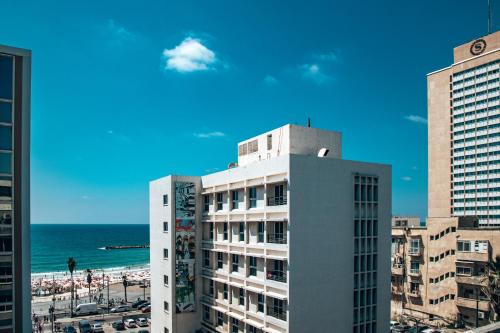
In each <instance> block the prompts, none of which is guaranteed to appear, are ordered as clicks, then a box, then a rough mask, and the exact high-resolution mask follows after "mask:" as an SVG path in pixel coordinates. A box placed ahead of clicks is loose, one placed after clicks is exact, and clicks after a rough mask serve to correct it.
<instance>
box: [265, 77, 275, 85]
mask: <svg viewBox="0 0 500 333" xmlns="http://www.w3.org/2000/svg"><path fill="white" fill-rule="evenodd" d="M264 83H265V84H267V85H268V86H275V85H277V84H278V79H276V78H275V77H274V76H272V75H266V77H265V78H264Z"/></svg>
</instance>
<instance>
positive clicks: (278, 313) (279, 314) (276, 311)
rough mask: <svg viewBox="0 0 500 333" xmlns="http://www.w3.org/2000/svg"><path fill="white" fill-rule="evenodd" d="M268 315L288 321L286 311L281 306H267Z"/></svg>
mask: <svg viewBox="0 0 500 333" xmlns="http://www.w3.org/2000/svg"><path fill="white" fill-rule="evenodd" d="M267 315H268V316H271V317H274V318H278V319H280V320H283V321H286V311H285V310H283V309H280V308H274V307H271V306H268V307H267Z"/></svg>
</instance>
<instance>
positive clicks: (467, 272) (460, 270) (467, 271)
mask: <svg viewBox="0 0 500 333" xmlns="http://www.w3.org/2000/svg"><path fill="white" fill-rule="evenodd" d="M457 275H469V276H471V275H472V269H471V268H470V267H462V266H457Z"/></svg>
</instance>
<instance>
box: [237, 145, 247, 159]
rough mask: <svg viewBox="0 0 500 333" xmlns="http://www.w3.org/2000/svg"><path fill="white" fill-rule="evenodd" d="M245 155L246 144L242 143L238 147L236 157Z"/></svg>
mask: <svg viewBox="0 0 500 333" xmlns="http://www.w3.org/2000/svg"><path fill="white" fill-rule="evenodd" d="M246 154H247V144H246V143H244V144H242V145H239V146H238V156H243V155H246Z"/></svg>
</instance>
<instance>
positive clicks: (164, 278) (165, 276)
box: [163, 275, 168, 286]
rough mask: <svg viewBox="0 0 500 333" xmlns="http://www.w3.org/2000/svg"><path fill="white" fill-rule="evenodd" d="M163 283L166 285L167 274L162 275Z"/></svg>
mask: <svg viewBox="0 0 500 333" xmlns="http://www.w3.org/2000/svg"><path fill="white" fill-rule="evenodd" d="M163 284H164V285H166V286H168V275H163Z"/></svg>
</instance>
